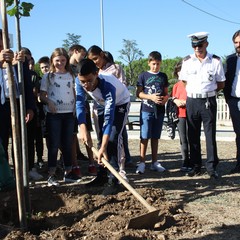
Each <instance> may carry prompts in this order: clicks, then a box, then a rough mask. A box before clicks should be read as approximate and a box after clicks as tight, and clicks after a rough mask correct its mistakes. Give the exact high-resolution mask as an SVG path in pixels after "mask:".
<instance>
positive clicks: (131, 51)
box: [119, 39, 143, 86]
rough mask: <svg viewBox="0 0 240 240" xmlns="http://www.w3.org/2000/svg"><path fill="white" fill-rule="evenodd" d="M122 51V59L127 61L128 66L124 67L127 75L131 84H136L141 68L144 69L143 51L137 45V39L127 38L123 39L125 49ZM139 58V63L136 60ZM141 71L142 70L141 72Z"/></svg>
mask: <svg viewBox="0 0 240 240" xmlns="http://www.w3.org/2000/svg"><path fill="white" fill-rule="evenodd" d="M119 52H120V54H121V55H120V57H119V58H120V59H122V60H123V61H124V62H126V63H127V67H126V68H125V69H124V70H125V73H126V77H127V79H128V82H129V85H131V86H132V85H134V83H135V82H136V79H137V76H138V72H139V68H140V69H141V71H142V65H141V64H142V61H140V60H141V58H142V57H143V53H142V51H141V50H140V49H139V48H138V47H137V43H136V41H135V40H126V39H123V49H122V50H120V51H119ZM136 60H138V64H135V63H134V62H135V61H136ZM141 71H140V72H141Z"/></svg>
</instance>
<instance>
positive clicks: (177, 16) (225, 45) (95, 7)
mask: <svg viewBox="0 0 240 240" xmlns="http://www.w3.org/2000/svg"><path fill="white" fill-rule="evenodd" d="M26 2H31V3H33V4H34V5H35V6H34V8H33V10H32V12H31V17H25V18H22V19H21V20H20V25H21V41H22V46H24V47H28V48H29V49H30V50H31V51H32V54H33V57H34V58H35V60H36V61H37V60H38V59H39V58H40V57H41V56H44V55H48V56H50V55H51V53H52V52H53V50H54V49H55V48H56V47H61V46H62V44H63V40H64V39H66V38H67V35H66V33H74V34H76V35H81V41H80V44H82V45H84V46H85V47H86V48H87V49H88V48H89V47H90V46H91V45H93V44H95V45H99V46H100V47H101V46H102V36H101V21H100V19H101V17H100V16H101V15H100V0H87V1H86V0H69V1H63V0H60V1H57V0H26ZM187 2H189V3H190V4H192V5H194V6H196V7H198V8H201V9H202V10H204V11H206V12H209V13H211V14H213V15H216V16H218V17H220V18H224V19H226V20H228V21H232V22H237V23H238V24H233V23H229V22H227V21H223V20H220V19H217V18H215V17H212V16H210V15H208V14H206V13H203V12H201V11H199V10H197V9H195V8H193V7H191V6H189V5H188V4H186V3H184V1H182V0H103V15H104V39H105V41H104V46H105V50H108V51H110V52H111V53H112V54H113V56H114V58H115V59H116V60H119V56H120V53H119V51H120V50H121V49H122V48H123V39H127V40H135V41H136V43H137V44H138V48H139V49H140V50H142V52H143V53H144V56H145V57H147V55H148V53H149V52H151V51H153V50H157V51H160V52H161V53H162V56H163V58H165V59H166V58H174V57H176V56H180V57H184V56H186V55H188V54H189V53H192V48H191V45H190V40H189V39H188V38H187V35H188V34H191V33H194V32H198V31H207V32H209V33H210V35H209V47H208V51H209V52H210V53H215V54H216V55H219V56H224V55H228V54H231V53H232V52H233V51H234V48H233V44H232V40H231V38H232V35H233V33H234V32H235V31H236V30H238V29H240V15H239V0H201V1H199V0H188V1H187ZM8 25H9V32H10V33H13V35H14V41H16V40H15V39H16V34H15V32H16V30H15V20H14V18H12V17H9V18H8ZM15 49H16V43H14V48H13V50H15Z"/></svg>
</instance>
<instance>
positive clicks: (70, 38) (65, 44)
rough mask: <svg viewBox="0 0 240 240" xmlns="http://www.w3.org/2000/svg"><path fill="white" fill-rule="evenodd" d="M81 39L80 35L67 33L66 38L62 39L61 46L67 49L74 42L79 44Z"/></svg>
mask: <svg viewBox="0 0 240 240" xmlns="http://www.w3.org/2000/svg"><path fill="white" fill-rule="evenodd" d="M80 39H81V35H76V34H74V33H67V39H65V40H63V45H62V46H63V48H65V49H66V50H67V51H68V49H69V48H70V47H71V46H72V45H75V44H79V43H80Z"/></svg>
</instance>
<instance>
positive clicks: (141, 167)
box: [136, 162, 145, 174]
mask: <svg viewBox="0 0 240 240" xmlns="http://www.w3.org/2000/svg"><path fill="white" fill-rule="evenodd" d="M144 172H145V163H144V162H141V163H139V164H138V167H137V170H136V173H138V174H143V173H144Z"/></svg>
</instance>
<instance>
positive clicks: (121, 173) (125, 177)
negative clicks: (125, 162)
mask: <svg viewBox="0 0 240 240" xmlns="http://www.w3.org/2000/svg"><path fill="white" fill-rule="evenodd" d="M119 175H120V176H121V177H122V178H123V179H124V180H125V181H127V182H128V178H127V176H126V172H125V171H124V170H120V171H119Z"/></svg>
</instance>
